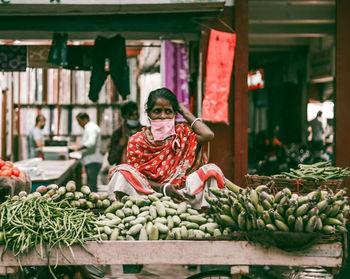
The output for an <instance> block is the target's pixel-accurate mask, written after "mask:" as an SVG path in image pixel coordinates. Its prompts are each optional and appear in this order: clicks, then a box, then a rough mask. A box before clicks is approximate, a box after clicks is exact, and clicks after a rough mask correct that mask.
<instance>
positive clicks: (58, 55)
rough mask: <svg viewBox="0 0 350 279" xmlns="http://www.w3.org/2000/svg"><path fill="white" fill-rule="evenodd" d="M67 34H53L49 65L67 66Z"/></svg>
mask: <svg viewBox="0 0 350 279" xmlns="http://www.w3.org/2000/svg"><path fill="white" fill-rule="evenodd" d="M67 40H68V34H67V33H62V34H61V33H53V37H52V43H51V47H50V52H49V57H48V58H47V63H49V64H52V65H56V66H66V65H67Z"/></svg>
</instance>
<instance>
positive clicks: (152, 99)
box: [146, 87, 179, 115]
mask: <svg viewBox="0 0 350 279" xmlns="http://www.w3.org/2000/svg"><path fill="white" fill-rule="evenodd" d="M157 99H165V100H168V101H169V102H170V104H171V106H172V107H173V110H174V111H175V112H178V111H179V102H178V100H177V98H176V95H175V94H174V93H173V92H172V91H171V90H169V89H168V88H165V87H163V88H159V89H156V90H153V91H152V92H151V93H149V96H148V99H147V103H146V112H147V114H148V115H149V114H150V112H151V110H152V109H153V107H154V105H155V104H156V101H157Z"/></svg>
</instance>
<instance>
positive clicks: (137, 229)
mask: <svg viewBox="0 0 350 279" xmlns="http://www.w3.org/2000/svg"><path fill="white" fill-rule="evenodd" d="M98 219H99V220H98V221H97V222H96V225H98V229H97V231H98V232H100V234H101V238H102V239H103V240H173V239H176V240H179V239H204V238H210V237H212V236H220V235H221V234H222V232H221V230H220V229H219V225H218V224H217V223H216V222H214V220H213V218H211V217H210V216H208V215H207V214H204V213H202V214H201V213H199V212H198V211H197V210H195V209H193V208H192V207H191V206H190V205H188V204H186V203H185V202H182V203H180V204H177V203H174V202H173V201H172V200H171V198H170V197H164V196H163V195H162V194H159V193H154V194H151V195H148V196H143V197H138V198H135V197H131V196H124V197H123V198H122V200H121V201H115V202H113V203H112V205H111V206H110V207H108V208H107V209H106V211H105V214H104V215H102V216H100V217H99V218H98ZM226 231H228V230H226Z"/></svg>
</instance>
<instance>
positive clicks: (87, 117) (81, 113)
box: [77, 112, 90, 120]
mask: <svg viewBox="0 0 350 279" xmlns="http://www.w3.org/2000/svg"><path fill="white" fill-rule="evenodd" d="M78 117H79V118H80V119H87V120H90V117H89V115H88V114H87V113H86V112H79V113H78V115H77V118H78Z"/></svg>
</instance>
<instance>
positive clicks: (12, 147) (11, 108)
mask: <svg viewBox="0 0 350 279" xmlns="http://www.w3.org/2000/svg"><path fill="white" fill-rule="evenodd" d="M13 96H14V90H13V72H12V73H11V106H10V113H9V114H10V121H11V129H10V140H11V151H12V152H11V155H10V156H11V157H10V160H11V161H13V158H14V157H13V154H14V152H13V151H14V149H15V140H14V136H13V134H14V133H13V131H14V129H15V127H14V124H15V122H14V121H13V120H14V115H15V114H14V109H13ZM18 140H19V139H18ZM18 146H19V141H18Z"/></svg>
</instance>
